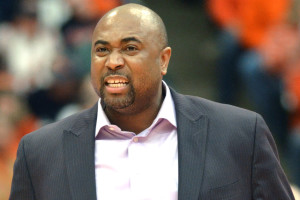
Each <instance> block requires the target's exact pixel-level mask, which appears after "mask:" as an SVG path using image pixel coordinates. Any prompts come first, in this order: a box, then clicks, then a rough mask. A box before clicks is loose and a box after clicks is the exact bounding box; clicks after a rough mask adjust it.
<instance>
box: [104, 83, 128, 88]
mask: <svg viewBox="0 0 300 200" xmlns="http://www.w3.org/2000/svg"><path fill="white" fill-rule="evenodd" d="M108 86H109V87H114V88H117V87H125V86H126V84H125V83H108Z"/></svg>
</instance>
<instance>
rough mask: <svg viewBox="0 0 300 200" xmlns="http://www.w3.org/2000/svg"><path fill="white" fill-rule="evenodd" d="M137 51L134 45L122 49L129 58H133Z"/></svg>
mask: <svg viewBox="0 0 300 200" xmlns="http://www.w3.org/2000/svg"><path fill="white" fill-rule="evenodd" d="M138 51H139V49H138V48H137V46H135V45H128V46H125V47H124V48H123V52H124V53H126V54H127V55H129V56H134V55H135V54H137V53H138Z"/></svg>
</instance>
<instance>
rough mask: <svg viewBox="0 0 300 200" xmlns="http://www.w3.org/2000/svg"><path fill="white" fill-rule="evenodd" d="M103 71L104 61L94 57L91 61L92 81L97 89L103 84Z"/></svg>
mask: <svg viewBox="0 0 300 200" xmlns="http://www.w3.org/2000/svg"><path fill="white" fill-rule="evenodd" d="M102 71H103V62H102V61H101V60H97V59H95V58H94V59H92V62H91V81H92V84H93V87H94V88H95V89H97V90H99V89H100V86H101V75H102Z"/></svg>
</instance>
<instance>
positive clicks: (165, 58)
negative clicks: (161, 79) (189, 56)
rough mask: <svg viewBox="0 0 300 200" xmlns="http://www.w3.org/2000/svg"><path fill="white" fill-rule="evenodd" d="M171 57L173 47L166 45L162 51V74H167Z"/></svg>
mask: <svg viewBox="0 0 300 200" xmlns="http://www.w3.org/2000/svg"><path fill="white" fill-rule="evenodd" d="M170 58H171V48H170V47H166V48H164V49H163V50H162V51H161V53H160V68H161V75H162V76H164V75H166V74H167V69H168V65H169V61H170Z"/></svg>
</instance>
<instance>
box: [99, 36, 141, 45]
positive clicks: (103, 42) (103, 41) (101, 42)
mask: <svg viewBox="0 0 300 200" xmlns="http://www.w3.org/2000/svg"><path fill="white" fill-rule="evenodd" d="M130 41H134V42H138V43H142V42H141V41H140V40H139V39H137V38H135V37H127V38H123V39H122V40H121V43H126V42H130ZM97 44H103V45H108V44H109V42H107V41H105V40H97V41H96V42H95V43H94V46H96V45H97Z"/></svg>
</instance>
